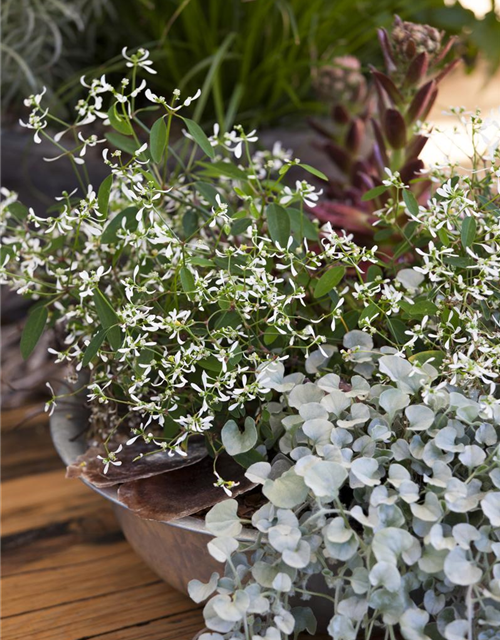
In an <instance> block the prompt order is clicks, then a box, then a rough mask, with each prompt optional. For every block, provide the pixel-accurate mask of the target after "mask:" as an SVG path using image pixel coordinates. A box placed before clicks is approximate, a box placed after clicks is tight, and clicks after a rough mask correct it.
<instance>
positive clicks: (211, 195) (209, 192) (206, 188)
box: [194, 182, 219, 207]
mask: <svg viewBox="0 0 500 640" xmlns="http://www.w3.org/2000/svg"><path fill="white" fill-rule="evenodd" d="M194 188H195V189H196V191H198V193H201V195H202V196H203V197H204V198H205V200H208V202H209V203H210V204H211V205H212V207H216V206H217V200H216V196H217V195H218V193H219V192H218V191H217V189H215V188H214V187H213V186H212V185H211V184H208V182H195V183H194Z"/></svg>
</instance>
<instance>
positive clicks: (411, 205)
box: [403, 189, 418, 216]
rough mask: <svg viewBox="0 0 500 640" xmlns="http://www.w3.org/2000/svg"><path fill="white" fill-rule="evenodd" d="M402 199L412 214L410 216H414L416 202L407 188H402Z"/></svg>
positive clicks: (416, 211) (415, 213)
mask: <svg viewBox="0 0 500 640" xmlns="http://www.w3.org/2000/svg"><path fill="white" fill-rule="evenodd" d="M403 200H404V203H405V205H406V208H407V209H408V211H409V212H410V213H411V214H412V216H416V215H417V214H418V202H417V199H416V198H415V196H414V195H413V193H412V192H411V191H410V190H409V189H403Z"/></svg>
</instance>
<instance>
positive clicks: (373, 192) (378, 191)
mask: <svg viewBox="0 0 500 640" xmlns="http://www.w3.org/2000/svg"><path fill="white" fill-rule="evenodd" d="M388 188H389V187H386V186H385V184H380V185H379V186H378V187H373V189H370V190H369V191H367V192H366V193H364V194H363V197H362V198H361V200H363V202H367V201H368V200H374V199H375V198H378V197H379V196H381V195H382V194H383V193H385V192H386V191H387V189H388Z"/></svg>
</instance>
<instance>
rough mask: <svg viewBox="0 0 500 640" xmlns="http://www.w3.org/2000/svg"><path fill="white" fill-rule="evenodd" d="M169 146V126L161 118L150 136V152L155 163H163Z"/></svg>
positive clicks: (152, 128) (153, 127)
mask: <svg viewBox="0 0 500 640" xmlns="http://www.w3.org/2000/svg"><path fill="white" fill-rule="evenodd" d="M166 146H167V125H166V124H165V120H164V119H163V118H159V120H157V121H156V122H155V123H154V125H153V126H152V127H151V133H150V135H149V150H150V151H151V157H152V158H153V160H154V162H156V163H159V162H161V159H162V156H163V152H164V151H165V147H166Z"/></svg>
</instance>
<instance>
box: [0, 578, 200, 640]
mask: <svg viewBox="0 0 500 640" xmlns="http://www.w3.org/2000/svg"><path fill="white" fill-rule="evenodd" d="M120 575H121V574H115V578H116V589H115V591H114V592H113V593H110V594H106V595H101V596H99V597H93V596H92V595H89V596H88V597H87V598H84V599H82V600H79V601H76V602H71V603H68V604H62V605H60V606H57V607H50V608H48V609H41V610H38V611H34V612H30V613H25V614H22V615H17V616H11V617H7V618H4V620H3V626H2V630H3V634H4V635H3V638H4V639H5V640H82V639H83V638H86V639H88V638H92V637H95V636H98V635H99V634H101V635H102V634H106V633H109V632H112V631H116V630H117V629H119V628H120V627H122V628H123V627H124V626H128V627H131V628H133V627H134V626H137V625H143V624H146V623H148V622H150V621H151V620H158V619H160V618H162V617H165V616H168V615H169V614H176V615H180V616H182V615H184V616H185V617H186V618H190V617H191V616H192V615H193V613H196V612H197V611H198V610H199V609H198V608H197V607H195V606H194V605H193V603H192V602H191V601H190V599H189V598H188V597H187V596H184V595H182V594H180V593H177V592H176V591H174V590H173V589H171V588H170V587H168V586H167V585H166V584H165V583H163V582H161V581H156V582H154V583H153V584H149V585H145V586H143V587H141V588H139V589H138V588H135V587H129V588H127V589H122V588H121V585H120ZM82 580H85V574H82ZM167 624H168V619H167V620H166V621H165V625H166V626H167ZM198 628H199V627H198ZM132 637H133V636H132ZM141 637H142V636H141V635H140V633H138V634H137V636H136V638H141ZM188 637H189V636H188ZM179 640H181V638H179ZM186 640H187V638H186Z"/></svg>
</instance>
